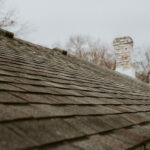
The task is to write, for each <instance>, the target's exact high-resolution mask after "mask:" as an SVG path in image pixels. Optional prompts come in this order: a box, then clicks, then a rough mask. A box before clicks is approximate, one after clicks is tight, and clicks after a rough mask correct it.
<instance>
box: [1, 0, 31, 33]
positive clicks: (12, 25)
mask: <svg viewBox="0 0 150 150" xmlns="http://www.w3.org/2000/svg"><path fill="white" fill-rule="evenodd" d="M6 5H7V0H0V28H4V29H8V30H11V31H13V32H14V33H15V36H22V35H24V34H25V33H28V32H29V31H32V27H31V25H30V24H29V23H28V22H27V21H24V22H21V21H19V16H18V15H17V13H16V10H15V9H13V8H12V9H11V8H10V9H6Z"/></svg>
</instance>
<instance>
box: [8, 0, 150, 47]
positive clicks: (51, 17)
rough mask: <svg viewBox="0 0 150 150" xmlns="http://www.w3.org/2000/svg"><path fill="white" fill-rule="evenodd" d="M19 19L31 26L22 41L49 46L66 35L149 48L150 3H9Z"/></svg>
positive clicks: (48, 0)
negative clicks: (129, 41) (130, 40)
mask: <svg viewBox="0 0 150 150" xmlns="http://www.w3.org/2000/svg"><path fill="white" fill-rule="evenodd" d="M10 1H11V5H13V6H15V7H16V8H17V9H18V12H20V17H22V18H23V19H25V20H28V21H29V22H30V23H31V24H33V25H34V28H35V29H36V31H35V32H33V33H31V34H30V36H28V37H27V38H26V39H27V40H30V41H32V42H36V43H39V44H42V45H47V46H51V45H52V44H53V43H55V42H62V43H63V42H64V41H65V40H66V39H67V38H68V37H69V36H70V35H76V34H82V35H91V36H94V37H98V38H100V39H102V41H105V42H107V43H112V41H113V39H114V38H115V37H120V36H131V37H132V38H133V40H134V43H135V45H136V46H143V45H146V46H147V45H150V0H10Z"/></svg>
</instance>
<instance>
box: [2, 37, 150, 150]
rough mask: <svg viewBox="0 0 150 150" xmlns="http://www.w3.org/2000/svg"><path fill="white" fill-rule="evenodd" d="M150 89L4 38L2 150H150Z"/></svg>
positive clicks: (58, 53)
mask: <svg viewBox="0 0 150 150" xmlns="http://www.w3.org/2000/svg"><path fill="white" fill-rule="evenodd" d="M149 91H150V88H149V86H148V85H146V84H144V83H141V82H140V81H136V80H134V79H132V78H130V77H127V76H125V75H121V74H119V73H116V72H114V71H110V70H107V69H105V68H102V67H98V66H96V65H93V64H90V63H88V62H85V61H83V60H79V59H77V58H75V57H73V56H70V55H66V53H65V51H61V50H58V49H54V50H51V49H48V48H45V47H41V46H39V45H35V44H32V43H29V42H25V41H22V40H20V39H16V38H13V37H12V36H7V35H5V34H0V150H110V149H111V150H125V149H131V150H132V149H133V150H138V149H139V150H140V149H141V150H148V148H150V147H148V146H149V140H150V92H149Z"/></svg>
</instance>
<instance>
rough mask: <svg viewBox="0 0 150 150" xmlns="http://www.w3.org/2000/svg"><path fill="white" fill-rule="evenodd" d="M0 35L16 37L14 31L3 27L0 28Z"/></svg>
mask: <svg viewBox="0 0 150 150" xmlns="http://www.w3.org/2000/svg"><path fill="white" fill-rule="evenodd" d="M0 35H2V36H5V37H8V38H13V37H14V33H12V32H10V31H7V30H4V29H2V28H0Z"/></svg>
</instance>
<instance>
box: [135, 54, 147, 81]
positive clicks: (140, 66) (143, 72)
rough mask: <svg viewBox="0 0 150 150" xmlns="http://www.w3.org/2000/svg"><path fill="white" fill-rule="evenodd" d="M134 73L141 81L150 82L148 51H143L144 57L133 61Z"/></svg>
mask: <svg viewBox="0 0 150 150" xmlns="http://www.w3.org/2000/svg"><path fill="white" fill-rule="evenodd" d="M133 66H134V68H135V75H136V78H138V79H139V80H141V81H144V82H146V83H150V77H149V76H150V51H146V52H145V58H144V60H142V61H137V62H134V63H133Z"/></svg>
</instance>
